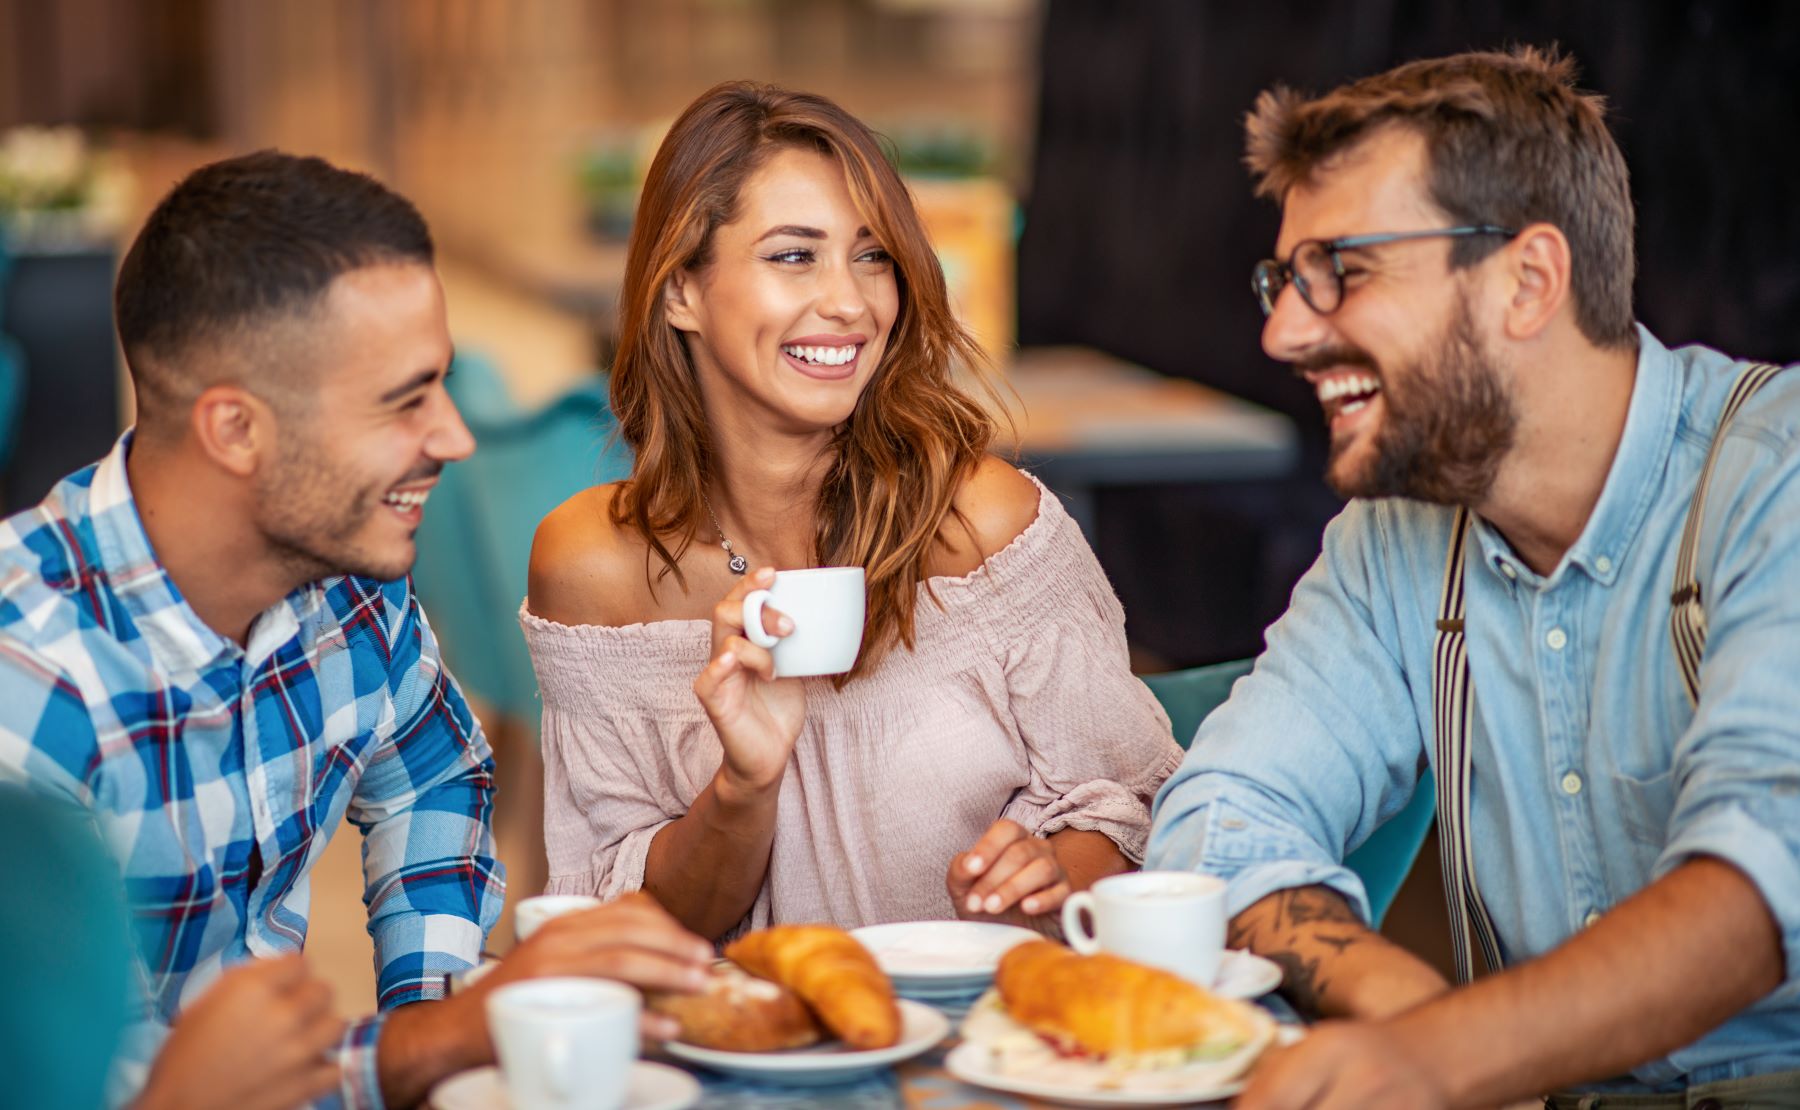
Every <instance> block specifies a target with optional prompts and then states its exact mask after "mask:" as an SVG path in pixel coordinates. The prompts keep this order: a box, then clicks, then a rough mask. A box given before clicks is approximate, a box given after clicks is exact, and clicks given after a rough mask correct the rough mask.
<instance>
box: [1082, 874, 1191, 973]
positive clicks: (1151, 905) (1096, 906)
mask: <svg viewBox="0 0 1800 1110" xmlns="http://www.w3.org/2000/svg"><path fill="white" fill-rule="evenodd" d="M1082 910H1086V911H1088V912H1089V913H1090V914H1092V915H1093V918H1094V928H1093V930H1092V931H1091V932H1090V931H1089V930H1088V929H1087V927H1086V924H1085V923H1084V922H1083V921H1082V918H1081V911H1082ZM1062 925H1063V935H1064V936H1066V937H1068V938H1069V947H1071V948H1073V949H1075V951H1077V952H1080V953H1081V954H1082V955H1084V956H1091V955H1093V954H1094V953H1096V952H1101V951H1105V952H1108V953H1111V954H1112V955H1114V956H1123V957H1124V958H1125V959H1128V960H1135V961H1136V962H1138V963H1141V964H1149V965H1150V966H1152V967H1160V968H1162V969H1163V970H1165V971H1172V972H1174V973H1175V974H1177V975H1179V976H1181V977H1182V978H1184V979H1187V980H1188V981H1189V982H1193V983H1198V984H1199V985H1201V986H1203V987H1209V988H1210V987H1211V986H1212V985H1213V982H1214V980H1215V979H1216V978H1217V976H1218V974H1219V961H1220V960H1221V959H1222V958H1223V957H1224V955H1225V880H1223V879H1219V878H1215V877H1213V876H1211V875H1196V874H1194V873H1193V872H1191V871H1139V872H1136V873H1135V874H1130V875H1114V876H1112V877H1110V878H1106V879H1101V880H1100V881H1099V882H1097V883H1095V884H1094V885H1093V888H1092V889H1091V890H1084V891H1081V892H1080V893H1077V894H1071V895H1070V896H1069V897H1068V899H1067V900H1066V901H1064V902H1063V910H1062Z"/></svg>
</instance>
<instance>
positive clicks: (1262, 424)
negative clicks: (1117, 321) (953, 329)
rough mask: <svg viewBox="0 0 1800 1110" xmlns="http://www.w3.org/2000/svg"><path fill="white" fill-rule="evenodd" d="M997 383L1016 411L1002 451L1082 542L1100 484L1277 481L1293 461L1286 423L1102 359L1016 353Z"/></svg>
mask: <svg viewBox="0 0 1800 1110" xmlns="http://www.w3.org/2000/svg"><path fill="white" fill-rule="evenodd" d="M1006 377H1007V381H1008V383H1009V384H1010V385H1011V386H1012V388H1013V390H1014V391H1016V392H1017V393H1018V398H1019V402H1020V403H1022V405H1023V413H1022V414H1019V415H1018V416H1017V420H1016V423H1017V425H1018V429H1017V430H1018V437H1017V439H1016V441H1014V442H1013V444H1011V445H1012V446H1016V448H1017V449H1018V452H1019V460H1018V461H1019V462H1020V463H1021V464H1022V465H1023V466H1025V467H1026V468H1027V469H1029V470H1030V471H1031V472H1032V473H1034V474H1036V475H1037V476H1038V477H1039V478H1040V479H1041V480H1042V481H1043V482H1044V484H1045V485H1047V486H1049V487H1050V488H1051V489H1053V490H1055V491H1056V492H1057V494H1058V495H1059V496H1061V497H1062V499H1063V502H1064V504H1065V505H1067V506H1068V509H1069V515H1071V516H1073V517H1074V518H1075V520H1076V522H1077V523H1078V524H1080V525H1081V529H1082V531H1083V532H1084V533H1086V534H1087V536H1088V538H1089V539H1090V540H1092V539H1093V536H1094V502H1095V496H1096V494H1097V493H1098V492H1099V490H1101V489H1103V488H1105V487H1107V486H1127V485H1129V486H1143V485H1154V484H1158V483H1204V482H1235V481H1250V480H1257V479H1266V478H1280V477H1284V476H1285V475H1287V474H1288V473H1289V472H1290V471H1291V470H1292V469H1293V468H1294V465H1295V461H1296V459H1297V458H1298V454H1299V448H1298V439H1297V436H1296V433H1295V429H1294V425H1293V422H1292V421H1290V420H1289V419H1288V418H1287V417H1286V416H1283V415H1281V414H1280V413H1277V412H1272V411H1270V410H1269V409H1265V408H1261V407H1259V406H1257V405H1252V404H1250V403H1249V402H1247V401H1242V400H1239V399H1238V398H1236V397H1233V396H1231V395H1229V394H1226V393H1221V392H1219V391H1218V390H1215V389H1208V388H1207V387H1206V386H1203V385H1200V384H1198V383H1196V382H1192V381H1188V380H1186V379H1182V378H1170V377H1166V376H1164V375H1162V374H1158V373H1156V372H1154V371H1151V370H1146V369H1145V368H1143V367H1141V366H1136V365H1133V364H1132V363H1129V362H1124V361H1122V360H1120V359H1117V358H1114V357H1113V356H1111V355H1108V354H1106V353H1105V352H1103V351H1096V350H1093V349H1091V348H1086V347H1035V348H1026V349H1023V350H1021V351H1019V352H1018V354H1017V356H1016V358H1015V359H1014V361H1013V363H1012V364H1011V365H1010V366H1009V367H1008V368H1007V373H1006ZM1002 434H1003V435H1004V434H1005V432H1004V429H1003V431H1002ZM1002 446H1006V445H1005V444H1003V445H1002Z"/></svg>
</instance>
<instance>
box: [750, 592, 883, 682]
mask: <svg viewBox="0 0 1800 1110" xmlns="http://www.w3.org/2000/svg"><path fill="white" fill-rule="evenodd" d="M765 605H768V606H772V607H774V608H775V609H778V610H780V611H781V612H783V613H786V614H787V615H788V617H789V619H791V620H792V621H793V622H794V630H793V631H792V632H790V633H788V634H787V635H786V636H771V635H769V633H768V631H767V630H766V629H764V628H763V606H765ZM863 608H864V596H863V568H861V567H820V568H818V569H817V570H781V571H776V572H775V584H774V585H773V586H771V587H769V588H768V589H766V590H751V591H750V592H749V594H747V595H745V597H744V635H745V636H746V637H747V638H748V639H749V640H750V642H751V643H753V644H755V645H756V646H757V647H761V648H768V649H770V650H771V651H773V652H774V654H775V677H776V678H801V677H803V676H806V675H819V674H843V673H844V672H845V671H848V670H849V669H850V668H851V667H854V666H856V656H857V653H858V652H859V651H861V650H862V634H863Z"/></svg>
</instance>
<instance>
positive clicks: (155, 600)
mask: <svg viewBox="0 0 1800 1110" xmlns="http://www.w3.org/2000/svg"><path fill="white" fill-rule="evenodd" d="M131 440H132V429H130V428H127V429H126V430H125V434H124V435H121V436H120V437H119V441H118V442H117V443H115V444H114V445H113V449H112V451H111V452H109V453H108V454H107V456H106V458H104V459H102V460H100V464H99V466H97V467H96V468H95V470H94V480H93V483H92V485H91V486H90V487H89V494H88V514H89V518H90V519H91V520H92V521H93V524H94V539H95V543H96V546H97V547H98V549H99V555H100V565H101V567H102V569H103V570H104V571H105V573H106V580H107V584H108V586H109V587H110V589H111V591H112V593H113V596H115V597H116V598H118V600H119V604H120V605H122V606H123V607H124V609H125V611H126V612H127V613H129V614H130V615H131V619H132V622H133V623H134V624H135V625H136V626H137V630H138V634H139V635H140V636H142V637H143V638H144V641H145V643H147V644H148V645H149V647H150V653H151V655H153V656H154V657H155V658H156V661H157V662H158V663H159V664H161V665H162V666H163V667H165V668H167V669H169V670H170V671H171V672H174V673H182V672H197V671H201V670H204V669H205V668H207V667H208V666H210V665H211V664H212V663H213V662H214V661H216V660H218V659H219V658H220V657H221V656H235V655H237V654H239V652H238V646H237V645H236V644H235V643H233V642H232V641H231V640H230V639H228V638H227V637H224V636H221V635H219V634H218V633H217V632H215V631H213V630H212V628H210V627H208V625H207V624H206V622H205V621H203V620H201V619H200V616H199V614H198V613H195V612H194V610H193V607H192V606H190V605H188V603H187V600H186V599H185V598H183V597H182V596H181V590H180V589H179V588H178V587H177V586H176V585H175V581H174V579H172V578H170V577H169V574H168V572H167V571H166V570H164V569H163V566H162V563H160V562H158V561H157V558H156V552H155V551H154V550H153V549H152V548H151V546H150V536H149V533H147V532H145V531H144V522H143V518H142V517H140V516H139V515H138V509H137V500H136V498H134V497H133V495H132V492H131V478H130V476H129V474H128V473H127V472H126V469H125V459H126V457H127V456H128V455H129V454H130V453H131Z"/></svg>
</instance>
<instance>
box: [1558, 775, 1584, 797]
mask: <svg viewBox="0 0 1800 1110" xmlns="http://www.w3.org/2000/svg"><path fill="white" fill-rule="evenodd" d="M1562 790H1563V793H1564V794H1569V795H1575V794H1579V793H1581V776H1580V775H1578V774H1576V773H1575V772H1573V771H1570V772H1569V773H1568V774H1566V775H1564V776H1563V777H1562Z"/></svg>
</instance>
